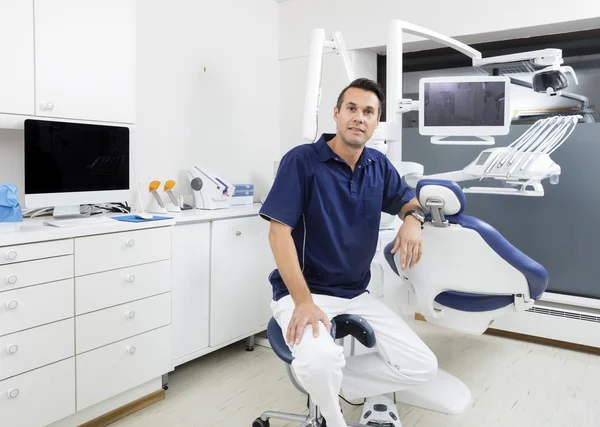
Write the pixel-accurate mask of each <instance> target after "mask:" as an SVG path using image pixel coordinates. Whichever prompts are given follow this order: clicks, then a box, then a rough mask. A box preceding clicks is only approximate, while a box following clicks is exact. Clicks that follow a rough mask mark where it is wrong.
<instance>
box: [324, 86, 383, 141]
mask: <svg viewBox="0 0 600 427" xmlns="http://www.w3.org/2000/svg"><path fill="white" fill-rule="evenodd" d="M333 118H334V119H335V121H336V123H337V126H336V129H337V134H338V135H339V137H340V138H341V139H342V141H343V142H344V143H346V144H348V145H350V146H352V147H356V148H360V147H363V146H364V145H365V144H366V143H367V141H368V140H369V139H371V136H372V135H373V132H375V129H376V128H377V126H378V124H379V99H378V98H377V95H375V94H374V93H373V92H370V91H366V90H363V89H358V88H354V87H352V88H350V89H348V90H347V91H346V93H345V94H344V99H343V102H342V107H341V109H340V110H339V111H338V109H337V107H336V108H334V110H333Z"/></svg>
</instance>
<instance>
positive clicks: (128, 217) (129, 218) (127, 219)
mask: <svg viewBox="0 0 600 427" xmlns="http://www.w3.org/2000/svg"><path fill="white" fill-rule="evenodd" d="M111 218H112V219H116V220H117V221H124V222H147V221H160V220H163V219H173V217H170V216H156V215H155V216H153V217H152V218H150V219H144V218H138V217H136V216H135V215H123V216H113V217H111Z"/></svg>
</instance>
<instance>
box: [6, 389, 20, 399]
mask: <svg viewBox="0 0 600 427" xmlns="http://www.w3.org/2000/svg"><path fill="white" fill-rule="evenodd" d="M18 395H19V389H18V388H10V389H8V397H9V398H11V399H16V398H17V396H18Z"/></svg>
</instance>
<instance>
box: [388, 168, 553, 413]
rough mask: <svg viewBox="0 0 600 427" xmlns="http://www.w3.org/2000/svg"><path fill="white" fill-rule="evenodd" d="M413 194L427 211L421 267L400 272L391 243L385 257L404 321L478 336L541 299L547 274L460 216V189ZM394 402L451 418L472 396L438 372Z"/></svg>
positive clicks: (422, 185)
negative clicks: (418, 319) (396, 282)
mask: <svg viewBox="0 0 600 427" xmlns="http://www.w3.org/2000/svg"><path fill="white" fill-rule="evenodd" d="M416 193H417V199H418V200H419V203H420V204H421V206H422V207H423V208H424V209H425V210H426V221H425V224H424V225H423V256H422V258H421V260H420V261H419V263H418V264H417V265H415V266H414V267H413V268H412V269H408V268H407V269H401V267H400V266H401V262H400V251H398V252H396V253H395V254H392V253H391V250H392V248H393V246H394V243H395V242H394V241H391V242H389V243H388V244H387V245H386V246H385V249H384V255H385V258H386V261H387V262H388V264H389V266H390V268H391V269H392V270H393V271H394V272H395V273H396V274H397V275H398V276H400V278H401V279H402V284H401V285H400V286H402V290H403V291H402V292H400V293H397V294H396V296H398V295H399V296H400V297H399V300H400V301H395V302H396V303H397V307H398V308H399V309H400V311H401V312H402V314H405V315H413V316H414V314H415V313H419V314H421V315H422V316H423V317H425V320H426V321H427V322H428V323H432V324H435V325H438V326H441V327H444V328H448V329H451V330H455V331H459V332H463V333H467V334H473V335H481V334H483V333H484V332H485V331H486V329H487V328H488V327H489V326H490V325H491V324H492V323H493V322H494V320H495V319H497V318H498V317H500V316H504V315H510V314H511V313H516V312H520V311H524V310H527V309H528V308H530V307H532V306H533V304H534V302H535V300H537V299H539V298H540V297H541V296H542V294H543V292H544V291H545V290H546V288H547V286H548V272H547V271H546V269H545V268H544V267H543V266H541V265H540V264H539V263H537V262H536V261H534V260H533V259H531V258H530V257H528V256H527V255H525V254H524V253H523V252H521V251H519V250H518V249H517V248H515V247H514V246H513V245H511V244H510V243H509V242H508V241H507V240H506V239H505V238H504V237H503V236H502V235H501V234H500V233H499V232H498V231H497V230H495V229H494V228H493V227H492V226H490V225H489V224H487V223H485V222H483V221H481V220H479V219H477V218H474V217H471V216H467V215H463V212H464V210H465V207H466V204H467V200H466V197H465V194H464V193H463V191H462V189H461V188H460V187H459V186H458V184H456V183H455V182H453V181H447V180H438V179H422V180H420V181H419V182H418V184H417V188H416ZM407 265H408V263H407ZM396 400H397V401H399V402H402V403H406V404H409V405H413V406H418V407H421V408H425V409H430V410H433V411H437V412H442V413H445V414H453V415H456V414H461V413H462V412H464V410H465V409H466V408H467V406H468V404H469V403H470V401H471V392H470V390H469V389H468V387H467V386H466V385H465V384H464V383H463V382H462V381H460V380H459V379H457V378H455V377H454V376H452V375H451V374H449V373H447V372H445V371H444V370H443V369H439V370H438V375H437V377H436V378H435V379H433V380H432V381H430V382H428V383H425V384H423V385H420V386H417V387H414V388H411V389H408V390H403V391H399V392H396Z"/></svg>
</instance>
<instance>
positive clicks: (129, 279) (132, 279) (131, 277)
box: [127, 274, 135, 283]
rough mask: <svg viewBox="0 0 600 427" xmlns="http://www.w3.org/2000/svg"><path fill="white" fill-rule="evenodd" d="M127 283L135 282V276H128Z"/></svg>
mask: <svg viewBox="0 0 600 427" xmlns="http://www.w3.org/2000/svg"><path fill="white" fill-rule="evenodd" d="M127 281H128V282H129V283H133V282H135V276H134V275H133V274H130V275H129V276H128V277H127Z"/></svg>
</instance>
